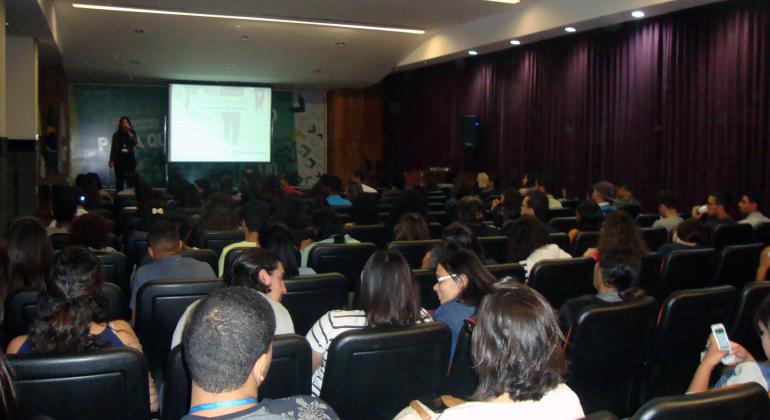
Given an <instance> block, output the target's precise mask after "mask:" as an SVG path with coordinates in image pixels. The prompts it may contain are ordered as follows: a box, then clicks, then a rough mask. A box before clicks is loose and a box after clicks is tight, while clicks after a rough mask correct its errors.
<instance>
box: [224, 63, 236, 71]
mask: <svg viewBox="0 0 770 420" xmlns="http://www.w3.org/2000/svg"><path fill="white" fill-rule="evenodd" d="M225 67H227V68H228V69H230V70H232V69H234V68H235V64H227V65H226V66H225Z"/></svg>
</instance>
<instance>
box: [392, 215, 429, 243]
mask: <svg viewBox="0 0 770 420" xmlns="http://www.w3.org/2000/svg"><path fill="white" fill-rule="evenodd" d="M426 239H430V230H429V229H428V223H427V222H426V221H425V218H424V217H423V216H422V215H421V214H420V213H406V214H404V215H403V216H401V220H399V221H398V224H397V225H396V227H395V228H393V240H394V241H423V240H426Z"/></svg>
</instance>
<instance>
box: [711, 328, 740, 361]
mask: <svg viewBox="0 0 770 420" xmlns="http://www.w3.org/2000/svg"><path fill="white" fill-rule="evenodd" d="M711 333H712V334H714V339H715V341H716V344H717V348H718V349H719V350H723V351H725V350H726V351H729V352H730V354H728V355H726V356H725V357H723V358H722V364H724V365H729V364H732V363H734V362H735V355H733V351H732V347H731V346H730V339H728V338H727V330H726V329H725V326H724V325H723V324H722V323H719V324H714V325H712V326H711Z"/></svg>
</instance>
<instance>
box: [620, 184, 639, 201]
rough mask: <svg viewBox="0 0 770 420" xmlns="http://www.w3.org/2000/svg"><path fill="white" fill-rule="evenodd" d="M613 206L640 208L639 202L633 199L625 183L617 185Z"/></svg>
mask: <svg viewBox="0 0 770 420" xmlns="http://www.w3.org/2000/svg"><path fill="white" fill-rule="evenodd" d="M615 205H616V206H641V204H639V200H637V199H636V197H634V195H633V194H632V193H631V189H630V188H629V184H628V183H627V182H621V183H619V184H618V185H617V189H616V190H615Z"/></svg>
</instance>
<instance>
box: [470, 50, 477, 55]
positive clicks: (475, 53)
mask: <svg viewBox="0 0 770 420" xmlns="http://www.w3.org/2000/svg"><path fill="white" fill-rule="evenodd" d="M468 55H479V52H478V51H476V50H470V51H468Z"/></svg>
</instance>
